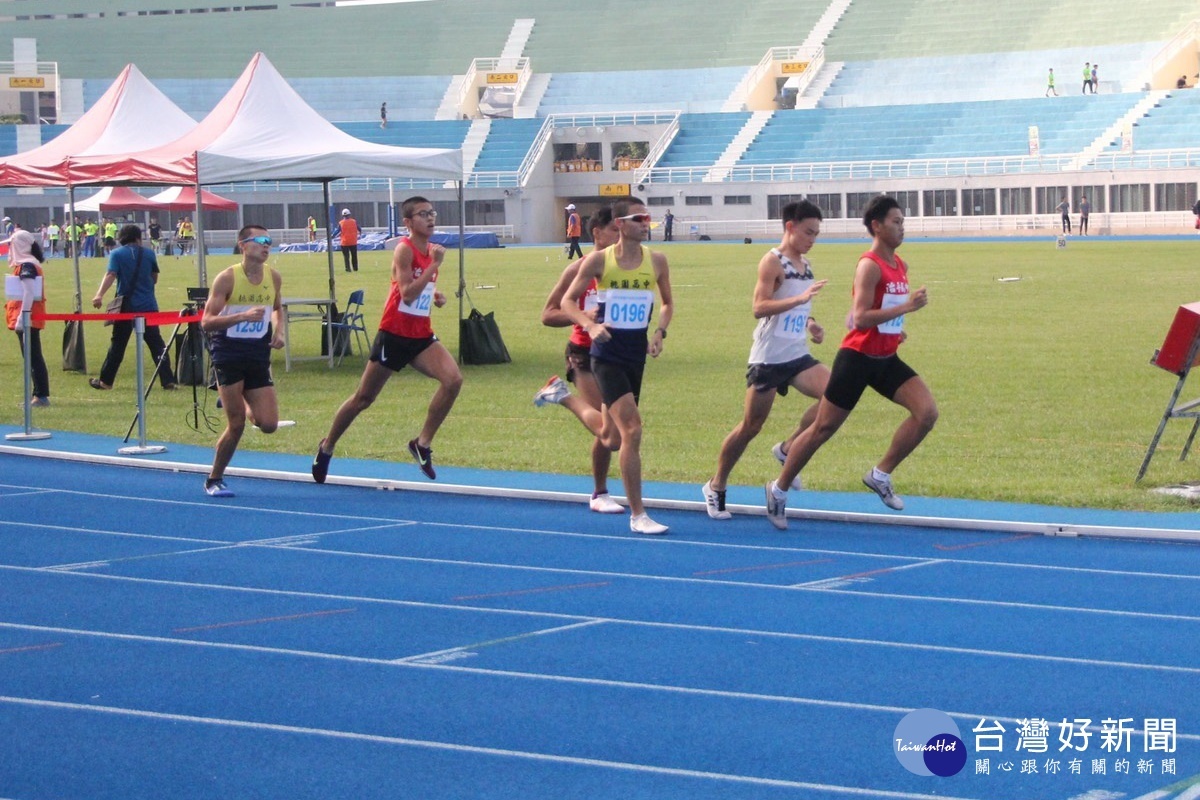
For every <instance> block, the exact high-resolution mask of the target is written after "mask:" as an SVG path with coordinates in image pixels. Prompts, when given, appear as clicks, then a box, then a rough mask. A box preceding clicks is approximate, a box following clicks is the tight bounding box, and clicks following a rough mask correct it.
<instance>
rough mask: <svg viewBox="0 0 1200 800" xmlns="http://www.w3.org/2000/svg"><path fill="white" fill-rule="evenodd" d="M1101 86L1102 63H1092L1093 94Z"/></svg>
mask: <svg viewBox="0 0 1200 800" xmlns="http://www.w3.org/2000/svg"><path fill="white" fill-rule="evenodd" d="M1099 88H1100V65H1099V64H1092V94H1095V93H1096V90H1097V89H1099Z"/></svg>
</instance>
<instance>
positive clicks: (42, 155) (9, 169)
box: [0, 64, 196, 313]
mask: <svg viewBox="0 0 1200 800" xmlns="http://www.w3.org/2000/svg"><path fill="white" fill-rule="evenodd" d="M194 127H196V121H195V120H194V119H192V118H191V117H189V116H188V115H187V114H185V113H184V112H183V111H182V110H181V109H180V108H179V106H177V105H175V104H174V103H172V102H171V101H170V100H169V99H168V98H167V96H166V95H165V94H163V93H162V92H161V91H159V89H158V87H156V86H155V85H154V84H152V83H151V82H150V81H149V80H147V79H146V76H145V75H143V74H142V73H141V71H139V70H138V68H137V67H135V66H134V65H133V64H129V65H127V66H126V67H125V69H123V70H121V73H120V74H119V75H118V76H117V78H116V80H115V81H113V85H112V86H110V87H109V88H108V91H106V92H105V93H104V94H103V95H102V96H101V97H100V99H99V100H97V101H96V103H95V105H93V106H92V107H91V108H90V109H88V111H87V113H85V114H84V115H83V116H82V117H80V118H79V120H78V121H77V122H76V123H75V124H74V125H72V126H71V127H70V128H68V129H67V130H65V131H63V132H62V133H61V134H59V135H58V136H56V137H55V138H54V139H53V140H51V141H49V142H47V143H46V144H44V145H42V146H41V147H35V148H34V149H32V150H27V151H25V152H24V153H17V154H16V155H13V156H9V157H8V158H4V159H0V186H66V187H67V188H68V190H69V196H70V198H71V200H72V202H73V201H74V196H75V195H74V187H73V185H72V182H71V178H70V169H69V164H70V160H71V159H72V158H74V157H77V156H100V155H104V154H107V153H123V152H126V151H128V150H131V149H141V148H147V147H157V146H158V145H160V144H163V143H164V142H170V141H173V140H175V139H177V138H179V137H180V136H182V135H183V134H184V133H186V132H187V131H189V130H191V129H192V128H194ZM67 213H68V218H67V219H68V225H71V226H73V225H74V214H73V213H72V211H71V210H70V205H68V212H67ZM74 262H75V311H76V313H78V312H79V311H80V310H81V309H82V292H81V288H80V284H79V256H78V254H76V255H75V256H74Z"/></svg>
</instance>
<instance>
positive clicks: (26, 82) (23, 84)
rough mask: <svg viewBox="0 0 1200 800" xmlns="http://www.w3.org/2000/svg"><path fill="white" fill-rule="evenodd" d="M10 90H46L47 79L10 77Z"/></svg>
mask: <svg viewBox="0 0 1200 800" xmlns="http://www.w3.org/2000/svg"><path fill="white" fill-rule="evenodd" d="M8 88H10V89H45V88H46V79H45V78H18V77H15V76H14V77H10V78H9V79H8Z"/></svg>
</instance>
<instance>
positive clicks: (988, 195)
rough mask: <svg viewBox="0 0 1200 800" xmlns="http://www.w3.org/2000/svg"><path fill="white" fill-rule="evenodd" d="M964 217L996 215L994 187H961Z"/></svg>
mask: <svg viewBox="0 0 1200 800" xmlns="http://www.w3.org/2000/svg"><path fill="white" fill-rule="evenodd" d="M962 199H963V209H962V215H963V216H964V217H992V216H995V215H996V190H995V189H963V193H962Z"/></svg>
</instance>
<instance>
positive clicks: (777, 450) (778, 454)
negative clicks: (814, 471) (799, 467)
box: [771, 442, 804, 491]
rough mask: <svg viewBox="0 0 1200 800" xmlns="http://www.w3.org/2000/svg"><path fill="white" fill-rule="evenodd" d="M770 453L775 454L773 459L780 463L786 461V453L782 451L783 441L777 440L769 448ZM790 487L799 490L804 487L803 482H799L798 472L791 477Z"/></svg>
mask: <svg viewBox="0 0 1200 800" xmlns="http://www.w3.org/2000/svg"><path fill="white" fill-rule="evenodd" d="M771 455H773V456H775V460H776V461H778V462H779V463H780V464H784V463H786V462H787V453H785V452H783V442H778V443H777V444H776V445H775V446H774V447H772V448H771ZM792 488H793V489H795V490H796V491H800V490H801V489H803V488H804V484H803V483H801V482H800V473H799V472H797V473H796V477H794V478H792Z"/></svg>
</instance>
